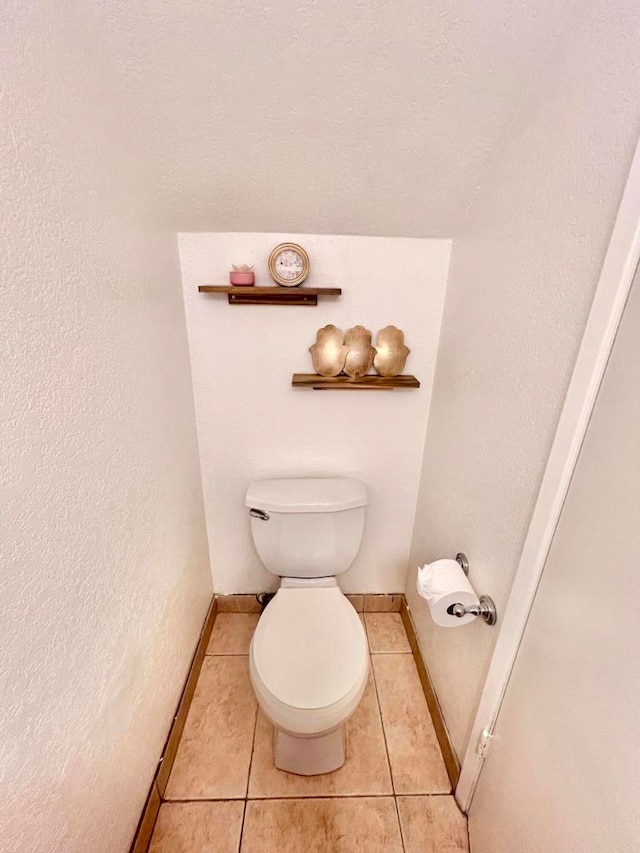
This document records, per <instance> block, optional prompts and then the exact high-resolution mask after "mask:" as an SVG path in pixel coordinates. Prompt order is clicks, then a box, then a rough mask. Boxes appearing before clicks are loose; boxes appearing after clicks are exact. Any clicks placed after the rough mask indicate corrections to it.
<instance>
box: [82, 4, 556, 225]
mask: <svg viewBox="0 0 640 853" xmlns="http://www.w3.org/2000/svg"><path fill="white" fill-rule="evenodd" d="M101 2H102V6H101V7H97V8H98V9H99V11H100V15H101V16H102V19H103V26H102V30H103V32H102V36H103V44H104V45H106V46H107V48H108V49H109V50H111V51H112V52H113V53H114V56H115V59H116V62H117V66H118V68H119V69H120V71H121V72H122V74H123V75H124V76H125V79H126V84H125V85H124V87H123V88H124V94H126V97H127V98H128V99H129V105H130V108H131V112H132V115H133V117H134V133H135V136H136V138H137V139H138V140H139V142H140V143H141V145H142V146H143V150H144V156H145V158H146V159H147V160H148V162H149V166H150V170H151V175H152V179H153V181H154V183H155V184H156V185H157V188H158V190H159V196H160V202H161V205H162V207H163V208H166V211H167V213H168V215H169V217H170V220H171V224H172V226H174V227H175V228H176V229H178V230H182V231H188V230H193V231H205V230H206V231H208V230H211V231H216V230H226V231H280V232H282V231H284V232H292V233H295V232H307V233H308V232H316V233H341V234H371V235H390V236H391V235H404V236H420V237H424V236H432V237H437V236H452V235H454V234H455V233H456V231H457V229H458V228H459V226H460V223H461V221H462V218H463V217H464V214H465V211H466V209H467V208H468V206H469V204H470V202H471V200H472V198H473V195H474V192H475V190H476V188H477V186H478V184H479V183H480V182H481V181H482V179H483V176H484V175H485V173H486V171H487V168H488V165H489V163H490V160H491V156H492V153H493V152H494V151H495V149H496V146H498V145H499V143H500V139H501V137H502V135H503V133H504V132H505V129H506V128H507V126H508V125H509V123H510V121H511V120H512V118H513V116H514V114H515V113H516V111H517V109H518V104H519V102H520V100H521V99H522V97H523V95H524V93H525V91H526V89H527V86H528V85H529V82H530V81H531V79H532V76H533V75H534V74H535V72H536V69H537V68H538V67H539V66H540V65H541V63H543V62H544V57H545V55H546V53H547V50H548V48H549V44H550V41H551V39H552V38H553V34H554V32H555V31H556V29H557V27H558V23H559V20H560V18H561V17H562V16H566V15H567V6H566V4H562V3H557V2H551V0H482V2H480V0H467V1H466V2H464V0H430V2H425V0H400V2H390V0H389V1H388V2H383V0H342V2H338V0H298V2H291V0H281V2H276V0H271V2H269V0H262V2H260V0H257V2H254V0H239V2H231V0H226V2H215V0H140V2H136V3H131V2H129V0H127V2H125V0H101ZM94 8H96V7H94Z"/></svg>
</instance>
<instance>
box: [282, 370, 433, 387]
mask: <svg viewBox="0 0 640 853" xmlns="http://www.w3.org/2000/svg"><path fill="white" fill-rule="evenodd" d="M291 384H292V386H293V387H294V388H311V389H313V390H314V391H393V389H394V388H419V387H420V382H419V381H418V380H417V379H416V377H415V376H411V375H410V374H405V375H403V376H363V377H362V379H350V378H349V377H348V376H319V375H318V374H317V373H294V374H293V377H292V379H291Z"/></svg>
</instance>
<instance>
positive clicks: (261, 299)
mask: <svg viewBox="0 0 640 853" xmlns="http://www.w3.org/2000/svg"><path fill="white" fill-rule="evenodd" d="M198 290H199V291H200V293H226V294H227V299H228V302H229V305H317V304H318V296H340V294H341V293H342V288H341V287H289V288H287V287H255V286H254V285H251V286H249V287H237V286H236V287H234V286H233V285H228V284H227V285H225V284H201V285H200V287H198Z"/></svg>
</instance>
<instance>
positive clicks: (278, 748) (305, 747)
mask: <svg viewBox="0 0 640 853" xmlns="http://www.w3.org/2000/svg"><path fill="white" fill-rule="evenodd" d="M273 759H274V762H275V765H276V767H277V768H278V770H286V772H287V773H296V774H297V775H298V776H319V775H320V774H321V773H331V772H333V771H334V770H337V769H338V768H339V767H342V765H343V764H344V761H345V750H344V726H340V727H339V728H337V729H334V730H333V731H332V732H329V733H328V734H323V735H319V736H318V737H296V736H295V735H290V734H287V732H283V731H281V730H280V729H275V732H274V738H273Z"/></svg>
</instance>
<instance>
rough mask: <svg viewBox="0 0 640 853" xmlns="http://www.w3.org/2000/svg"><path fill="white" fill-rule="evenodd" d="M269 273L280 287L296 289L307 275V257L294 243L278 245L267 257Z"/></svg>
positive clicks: (300, 247)
mask: <svg viewBox="0 0 640 853" xmlns="http://www.w3.org/2000/svg"><path fill="white" fill-rule="evenodd" d="M269 273H270V274H271V278H272V279H273V280H274V281H275V282H276V283H277V284H280V285H282V287H297V286H298V285H299V284H302V282H303V281H304V280H305V278H306V277H307V276H308V275H309V255H307V253H306V252H305V250H304V249H303V248H302V246H298V245H297V244H296V243H280V245H279V246H276V247H275V249H274V250H273V252H271V254H270V255H269Z"/></svg>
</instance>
